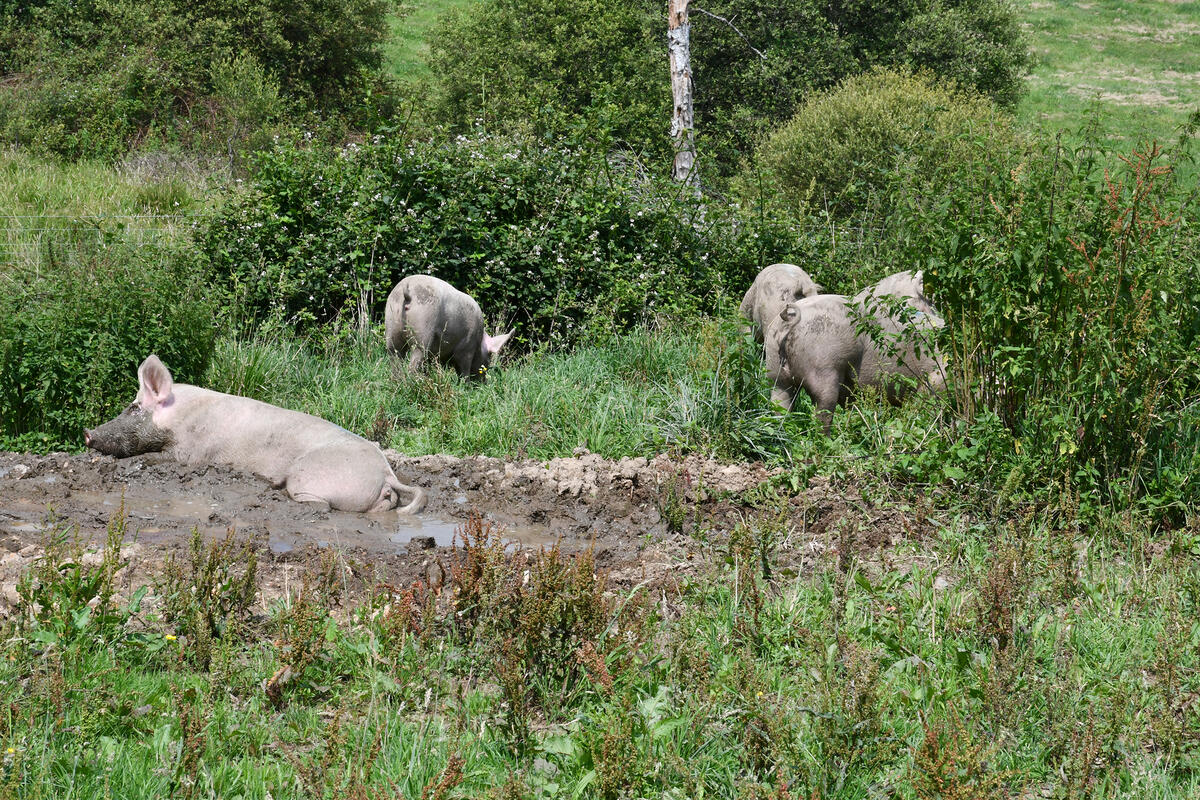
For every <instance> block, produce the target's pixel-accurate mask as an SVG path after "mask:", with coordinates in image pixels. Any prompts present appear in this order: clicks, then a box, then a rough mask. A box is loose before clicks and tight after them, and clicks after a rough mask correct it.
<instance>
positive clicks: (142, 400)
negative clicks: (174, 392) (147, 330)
mask: <svg viewBox="0 0 1200 800" xmlns="http://www.w3.org/2000/svg"><path fill="white" fill-rule="evenodd" d="M174 385H175V382H174V381H173V380H171V371H170V370H169V369H167V366H166V364H163V363H162V362H161V361H159V359H158V356H156V355H153V354H151V355H150V356H148V357H147V358H146V360H145V361H143V362H142V365H141V366H140V367H138V396H137V399H138V404H139V405H141V406H142V407H143V408H152V407H154V406H158V405H162V404H163V403H164V402H166V401H167V399H168V398H169V397H170V396H171V388H172V387H173V386H174Z"/></svg>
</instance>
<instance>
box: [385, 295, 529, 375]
mask: <svg viewBox="0 0 1200 800" xmlns="http://www.w3.org/2000/svg"><path fill="white" fill-rule="evenodd" d="M383 324H384V336H385V337H386V339H387V347H388V350H389V351H391V352H392V353H395V354H396V355H398V356H403V355H404V354H405V353H407V352H409V351H410V350H411V351H412V355H411V356H410V357H409V361H408V368H409V369H410V370H415V369H420V367H421V365H422V364H424V363H425V358H426V356H428V355H431V354H432V355H433V356H434V357H435V358H436V359H437V360H438V361H440V362H441V363H443V364H446V365H450V364H453V365H454V368H455V369H456V370H458V374H459V375H460V376H461V377H463V378H470V379H472V380H483V379H484V378H485V377H486V372H487V368H488V366H489V365H490V364H491V362H492V356H494V355H496V353H498V352H499V351H500V348H501V347H503V346H504V344H505V342H507V341H508V340H509V337H511V336H512V335H513V331H509V332H508V333H502V334H500V335H499V336H488V335H487V334H486V333H484V330H483V313H482V312H481V311H480V310H479V304H478V303H476V302H475V300H474V299H473V298H472V297H471V296H470V295H467V294H464V293H463V292H460V291H459V290H458V289H455V288H454V287H453V286H451V285H450V284H448V283H446V282H445V281H444V280H441V279H440V278H435V277H433V276H432V275H409V276H408V277H407V278H405V279H404V280H402V281H400V282H399V283H398V284H396V288H395V289H392V293H391V294H389V295H388V299H387V308H386V309H385V310H384V314H383Z"/></svg>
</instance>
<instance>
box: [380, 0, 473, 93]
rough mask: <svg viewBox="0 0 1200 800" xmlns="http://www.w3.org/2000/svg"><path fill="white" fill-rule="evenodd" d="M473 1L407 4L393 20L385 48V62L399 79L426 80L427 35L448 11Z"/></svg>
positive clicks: (463, 6) (441, 0)
mask: <svg viewBox="0 0 1200 800" xmlns="http://www.w3.org/2000/svg"><path fill="white" fill-rule="evenodd" d="M473 2H475V0H422V2H418V3H414V4H410V7H409V8H408V9H407V10H406V11H405V13H403V14H399V15H396V16H394V17H393V18H392V36H391V39H390V40H389V41H388V42H387V43H386V44H385V45H384V48H383V53H384V63H385V64H387V65H388V68H389V69H390V71H391V72H392V73H393V74H394V75H396V76H397V77H400V78H422V77H427V76H428V75H429V74H430V72H429V64H428V57H429V42H428V41H427V39H426V36H427V34H428V33H429V31H430V30H432V29H433V27H434V26H435V25H436V24H437V21H438V18H439V17H441V16H442V15H444V14H446V13H447V12H449V11H452V10H454V9H458V8H466V7H468V6H469V5H470V4H471V3H473Z"/></svg>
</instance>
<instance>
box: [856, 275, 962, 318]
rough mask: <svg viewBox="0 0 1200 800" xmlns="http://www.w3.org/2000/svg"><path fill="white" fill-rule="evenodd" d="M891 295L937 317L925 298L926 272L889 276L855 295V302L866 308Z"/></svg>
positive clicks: (931, 305)
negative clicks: (876, 300)
mask: <svg viewBox="0 0 1200 800" xmlns="http://www.w3.org/2000/svg"><path fill="white" fill-rule="evenodd" d="M889 295H892V296H895V297H903V298H905V300H906V302H908V304H909V305H911V306H912V307H913V308H915V309H917V310H918V311H920V312H922V313H924V314H932V315H934V316H936V315H937V312H936V311H934V310H933V304H931V303H930V302H929V298H928V297H926V296H925V271H924V270H915V271H910V272H897V273H894V274H892V275H888V276H887V277H886V278H884V279H883V280H881V281H879V282H878V283H876V284H874V285H872V286H868V287H867V288H866V289H863V290H862V291H861V292H859V293H858V294H856V295H854V302H855V303H858V304H859V305H862V306H864V307H870V305H871V303H872V302H873V301H874V300H875V299H876V298H880V299H882V298H884V297H887V296H889ZM938 327H941V326H940V325H939V326H938Z"/></svg>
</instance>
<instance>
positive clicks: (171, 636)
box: [163, 633, 179, 642]
mask: <svg viewBox="0 0 1200 800" xmlns="http://www.w3.org/2000/svg"><path fill="white" fill-rule="evenodd" d="M163 638H165V639H166V640H167V641H168V642H173V641H175V640H176V639H178V638H179V637H178V636H176V635H175V634H173V633H168V634H167V635H166V636H165V637H163Z"/></svg>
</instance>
